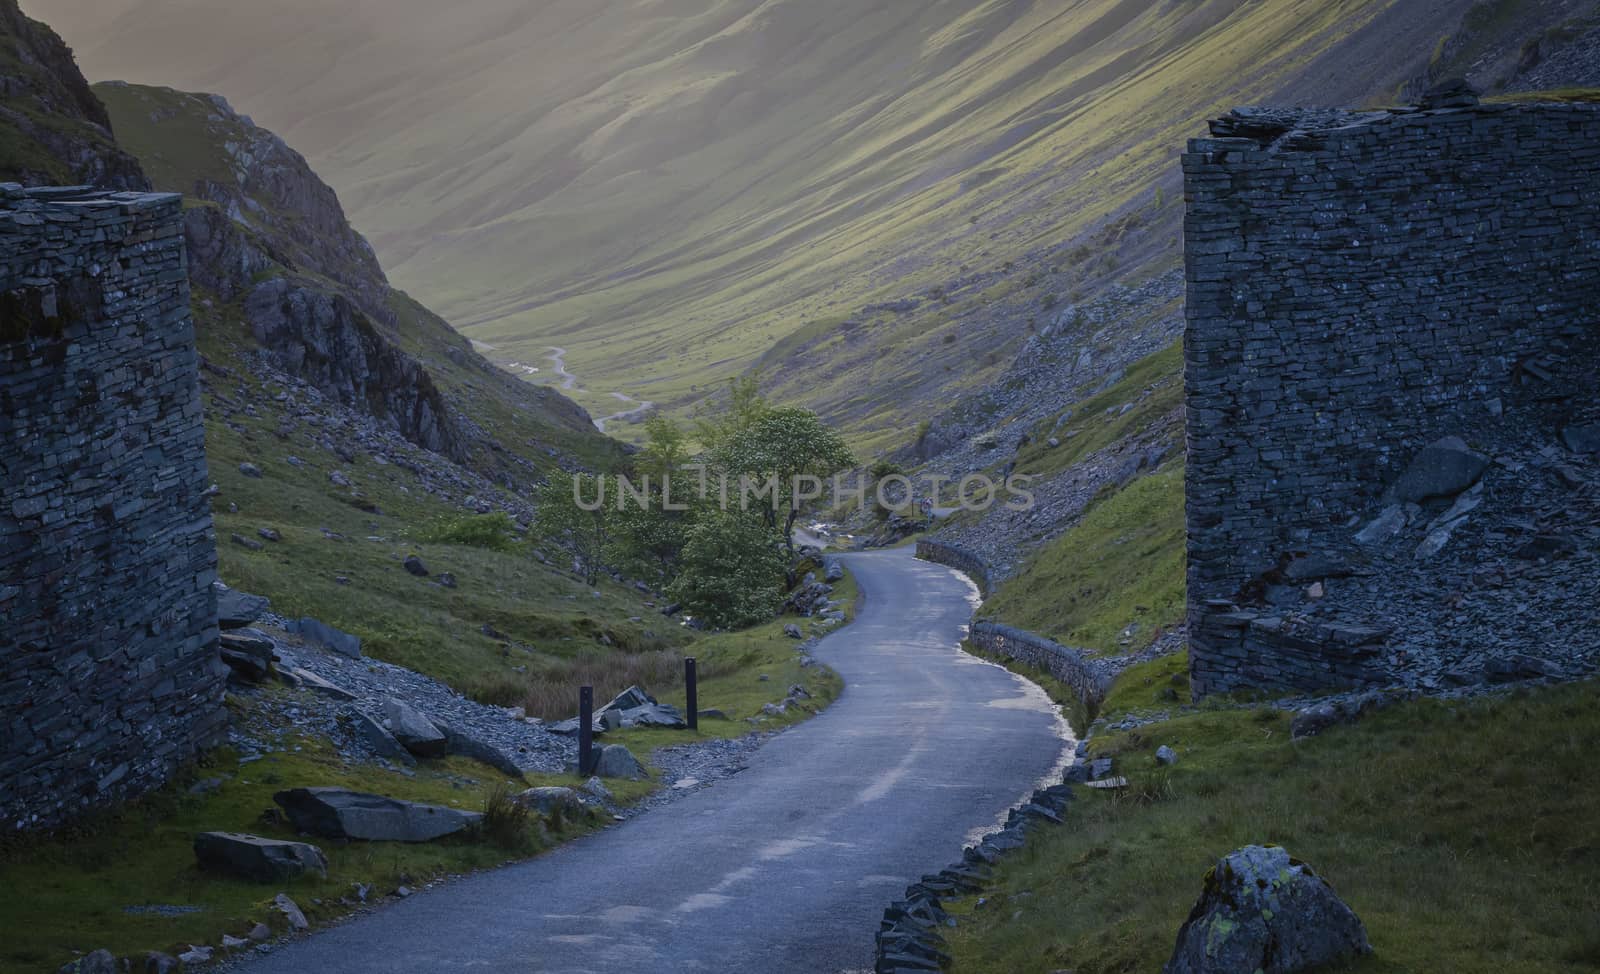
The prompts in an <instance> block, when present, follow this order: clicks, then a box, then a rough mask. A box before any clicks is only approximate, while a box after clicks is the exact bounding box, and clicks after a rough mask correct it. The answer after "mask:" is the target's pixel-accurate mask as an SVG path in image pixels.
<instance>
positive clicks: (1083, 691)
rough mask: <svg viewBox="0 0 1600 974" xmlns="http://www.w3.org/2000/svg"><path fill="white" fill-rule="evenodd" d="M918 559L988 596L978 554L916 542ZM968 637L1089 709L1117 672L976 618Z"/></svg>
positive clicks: (1065, 649) (1054, 644)
mask: <svg viewBox="0 0 1600 974" xmlns="http://www.w3.org/2000/svg"><path fill="white" fill-rule="evenodd" d="M917 557H918V558H921V559H922V560H923V561H931V562H934V563H935V564H939V565H944V566H945V567H946V568H954V569H955V570H956V571H958V572H961V573H962V574H964V575H966V576H967V577H968V578H970V579H972V581H973V583H974V584H975V585H977V586H978V591H979V592H981V593H982V594H983V595H984V597H985V598H987V597H988V595H989V585H990V583H989V579H990V577H991V572H990V568H989V564H988V563H987V562H985V561H984V560H983V559H982V558H980V557H979V556H978V555H977V554H975V553H973V552H971V551H968V550H967V549H965V548H962V547H960V546H959V545H953V544H946V543H945V542H943V541H918V542H917ZM969 638H971V640H972V642H973V643H975V644H976V645H978V646H980V647H982V648H983V650H984V651H985V652H988V653H994V654H996V655H998V656H1004V657H1006V658H1007V659H1014V660H1016V661H1018V662H1019V663H1026V664H1028V665H1029V666H1032V667H1035V668H1037V669H1041V670H1044V671H1045V672H1046V673H1049V674H1050V675H1051V676H1053V677H1055V678H1056V679H1057V680H1060V681H1061V682H1062V683H1065V684H1066V685H1067V686H1069V687H1072V689H1074V690H1076V691H1077V692H1078V697H1079V699H1081V700H1082V701H1083V702H1084V703H1085V704H1086V705H1088V706H1090V707H1097V706H1099V704H1100V701H1102V700H1104V699H1105V695H1106V691H1107V689H1109V688H1110V686H1111V679H1112V677H1114V676H1115V675H1116V670H1115V669H1114V668H1113V667H1111V666H1110V665H1109V664H1107V663H1106V662H1104V661H1101V660H1095V659H1092V658H1090V657H1089V656H1088V654H1086V653H1085V652H1083V651H1081V650H1077V649H1073V648H1072V647H1070V646H1063V645H1061V644H1060V643H1058V642H1054V641H1053V640H1049V639H1046V638H1044V637H1043V636H1040V635H1038V634H1036V633H1031V632H1028V631H1027V630H1025V629H1018V628H1016V627H1015V626H1007V625H1003V624H1001V623H998V622H989V621H986V620H982V619H977V620H974V621H973V623H972V628H971V632H970V637H969Z"/></svg>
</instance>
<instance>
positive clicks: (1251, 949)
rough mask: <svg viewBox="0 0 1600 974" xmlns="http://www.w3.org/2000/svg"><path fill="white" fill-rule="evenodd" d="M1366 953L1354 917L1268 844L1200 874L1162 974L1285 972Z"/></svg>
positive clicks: (1313, 876)
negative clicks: (1201, 881)
mask: <svg viewBox="0 0 1600 974" xmlns="http://www.w3.org/2000/svg"><path fill="white" fill-rule="evenodd" d="M1370 953H1372V945H1371V944H1370V943H1369V942H1368V941H1367V931H1366V928H1365V927H1364V926H1363V925H1362V923H1361V920H1360V918H1359V917H1357V916H1356V915H1355V913H1354V912H1353V911H1352V910H1351V909H1350V908H1349V907H1348V906H1346V905H1345V904H1344V902H1343V901H1342V900H1340V899H1339V897H1338V895H1336V894H1335V893H1334V891H1333V887H1331V886H1329V885H1328V884H1327V882H1326V881H1324V880H1323V879H1322V877H1320V876H1318V875H1317V874H1316V873H1314V872H1312V870H1311V867H1310V866H1307V865H1306V864H1305V863H1303V862H1299V861H1297V860H1294V859H1291V858H1290V857H1289V853H1288V852H1286V851H1284V850H1283V849H1281V848H1277V847H1275V846H1246V847H1245V848H1243V849H1240V850H1238V851H1236V852H1231V853H1229V854H1228V855H1226V856H1224V857H1223V858H1222V859H1221V860H1220V861H1219V862H1218V863H1217V864H1216V866H1215V867H1214V868H1213V869H1212V870H1211V871H1210V872H1209V873H1207V874H1206V878H1205V889H1204V891H1203V892H1202V893H1201V894H1200V899H1199V901H1198V902H1197V903H1195V906H1194V909H1193V910H1191V911H1190V913H1189V919H1188V920H1187V921H1185V922H1184V924H1183V927H1182V929H1180V930H1179V931H1178V943H1177V946H1176V947H1175V948H1174V950H1173V952H1172V959H1171V960H1169V961H1167V964H1166V966H1165V967H1163V968H1162V972H1163V974H1236V972H1237V974H1292V972H1296V971H1309V970H1312V969H1314V968H1318V967H1322V966H1324V965H1328V964H1333V963H1335V962H1338V961H1340V960H1343V959H1346V958H1350V957H1353V956H1357V955H1361V954H1370Z"/></svg>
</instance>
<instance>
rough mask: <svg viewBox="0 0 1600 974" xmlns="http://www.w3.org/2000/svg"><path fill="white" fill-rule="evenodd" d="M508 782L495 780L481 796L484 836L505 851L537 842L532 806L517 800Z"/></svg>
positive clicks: (525, 849)
mask: <svg viewBox="0 0 1600 974" xmlns="http://www.w3.org/2000/svg"><path fill="white" fill-rule="evenodd" d="M516 799H517V795H516V792H515V791H513V790H512V788H511V786H510V785H507V784H503V783H502V784H498V785H495V786H494V787H493V788H492V789H490V791H489V794H487V795H486V796H484V799H483V820H482V821H481V822H480V823H479V825H478V827H479V829H480V830H481V831H482V834H483V837H484V838H486V839H488V840H489V841H490V842H492V843H494V844H495V845H497V846H499V847H500V848H502V849H505V850H506V851H508V852H531V851H533V848H534V847H535V846H536V845H537V844H538V840H537V837H536V835H535V833H534V829H533V825H534V821H535V819H534V815H533V812H532V810H531V809H529V808H528V807H527V806H526V805H523V804H522V803H520V802H518V801H517V800H516Z"/></svg>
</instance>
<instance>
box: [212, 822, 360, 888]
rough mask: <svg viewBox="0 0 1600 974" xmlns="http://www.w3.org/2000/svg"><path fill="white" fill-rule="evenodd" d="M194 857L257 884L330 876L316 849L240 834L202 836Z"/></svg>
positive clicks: (324, 860) (221, 870)
mask: <svg viewBox="0 0 1600 974" xmlns="http://www.w3.org/2000/svg"><path fill="white" fill-rule="evenodd" d="M194 855H195V858H196V859H198V860H199V861H200V865H201V866H202V867H204V868H206V869H214V870H216V871H218V872H224V873H228V874H229V875H232V876H239V877H242V878H244V879H251V880H254V881H256V882H258V883H274V882H281V881H283V880H287V879H293V878H294V877H296V876H300V875H303V874H305V873H308V872H310V873H316V874H318V875H320V876H322V877H324V878H326V877H327V875H328V859H327V857H326V856H324V855H323V854H322V850H321V849H318V848H317V847H316V846H314V845H308V844H307V843H304V842H285V841H282V840H279V839H263V838H261V837H260V836H255V835H245V834H243V833H240V832H202V833H200V834H199V835H197V836H195V839H194Z"/></svg>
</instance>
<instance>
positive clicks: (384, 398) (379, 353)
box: [244, 278, 467, 461]
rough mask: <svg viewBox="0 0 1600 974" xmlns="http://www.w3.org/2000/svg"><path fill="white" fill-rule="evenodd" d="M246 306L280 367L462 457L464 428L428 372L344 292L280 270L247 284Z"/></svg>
mask: <svg viewBox="0 0 1600 974" xmlns="http://www.w3.org/2000/svg"><path fill="white" fill-rule="evenodd" d="M244 309H245V315H246V317H247V318H248V320H249V322H250V330H251V332H252V334H254V336H255V339H256V341H257V342H258V343H260V345H261V347H262V348H264V349H266V350H267V351H268V352H270V353H272V355H273V356H274V357H276V358H277V360H278V364H279V366H280V367H281V368H282V369H283V370H284V371H285V372H289V373H291V374H293V375H297V376H299V377H301V378H303V379H305V380H306V381H307V382H308V383H309V384H310V385H312V386H313V387H315V388H316V389H317V390H318V391H320V392H322V393H323V394H324V395H326V396H329V397H331V398H333V399H336V400H338V401H339V402H341V403H343V404H344V405H346V406H353V407H355V408H357V409H359V410H360V411H362V412H365V413H367V414H368V415H371V416H373V417H375V418H377V419H378V420H380V421H382V422H384V423H386V424H388V425H390V426H392V427H393V428H394V429H396V430H398V431H400V433H401V434H402V435H403V436H405V437H406V439H408V440H411V441H412V442H413V443H416V444H417V445H418V446H422V447H426V448H427V449H430V450H433V451H434V452H435V453H441V454H444V455H445V456H448V457H450V458H452V459H455V460H458V461H464V460H465V459H466V455H467V454H466V445H465V443H464V442H463V440H462V435H461V433H460V431H459V430H458V429H457V428H456V427H455V424H454V421H453V419H452V417H451V414H450V410H449V408H448V407H447V406H446V405H445V402H444V397H443V396H442V395H441V394H440V393H439V390H438V388H437V387H436V386H435V385H434V383H433V377H432V376H431V375H429V374H428V372H427V370H426V369H424V368H423V367H422V366H421V365H420V364H419V363H418V362H417V361H416V359H413V358H412V357H411V356H409V355H407V354H406V353H404V352H402V351H400V349H399V348H397V347H396V346H395V345H394V344H393V343H392V342H390V341H389V340H387V339H386V338H385V337H384V336H383V334H382V333H381V332H380V331H379V330H378V329H377V328H376V327H375V326H374V325H373V324H372V321H371V320H370V319H369V318H368V317H367V316H366V315H365V314H364V313H362V311H361V310H360V308H358V307H357V306H356V305H355V303H354V302H352V301H351V300H350V299H349V298H347V297H345V296H344V295H342V294H330V293H328V292H326V291H321V290H317V289H314V288H311V287H308V286H305V285H303V284H299V283H296V282H295V281H293V280H291V279H289V278H279V279H277V280H273V281H266V282H263V283H262V284H260V285H257V286H256V287H255V288H254V289H253V290H252V291H250V293H249V294H248V295H247V296H246V298H245V299H244Z"/></svg>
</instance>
